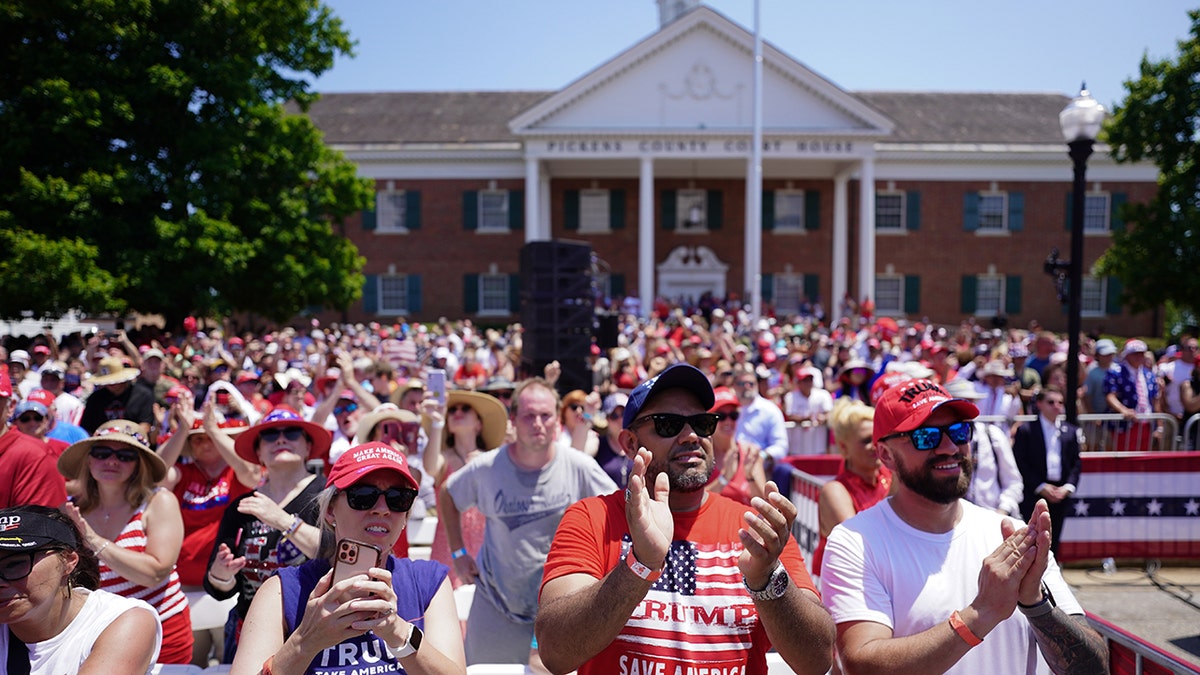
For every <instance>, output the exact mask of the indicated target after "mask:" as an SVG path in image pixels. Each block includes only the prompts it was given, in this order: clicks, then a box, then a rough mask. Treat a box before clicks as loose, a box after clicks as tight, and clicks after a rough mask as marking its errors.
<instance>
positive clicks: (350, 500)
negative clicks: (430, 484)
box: [345, 485, 417, 513]
mask: <svg viewBox="0 0 1200 675" xmlns="http://www.w3.org/2000/svg"><path fill="white" fill-rule="evenodd" d="M345 493H346V504H348V505H349V506H350V508H352V509H354V510H355V511H369V510H371V509H372V508H374V507H375V504H377V503H378V502H379V495H383V498H384V501H386V502H387V507H388V510H390V511H394V512H396V513H402V512H405V511H408V510H409V509H411V508H412V505H413V500H415V499H416V498H417V491H416V490H414V489H412V488H394V487H391V488H388V489H386V490H380V489H379V488H377V487H375V486H374V485H352V486H350V487H348V488H346V490H345Z"/></svg>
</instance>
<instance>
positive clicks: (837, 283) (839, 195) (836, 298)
mask: <svg viewBox="0 0 1200 675" xmlns="http://www.w3.org/2000/svg"><path fill="white" fill-rule="evenodd" d="M850 173H851V170H849V169H847V170H846V171H843V172H841V173H839V174H838V175H836V176H834V177H833V286H832V290H831V291H830V293H831V296H830V298H829V304H827V305H825V307H826V310H825V312H826V314H827V315H828V316H830V317H833V320H834V321H837V320H838V319H840V318H841V317H840V316H839V315H838V311H839V310H840V308H841V306H842V298H844V297H846V291H847V289H849V288H850V241H849V240H850V220H849V216H850V203H849V197H848V190H847V187H848V185H849V182H850Z"/></svg>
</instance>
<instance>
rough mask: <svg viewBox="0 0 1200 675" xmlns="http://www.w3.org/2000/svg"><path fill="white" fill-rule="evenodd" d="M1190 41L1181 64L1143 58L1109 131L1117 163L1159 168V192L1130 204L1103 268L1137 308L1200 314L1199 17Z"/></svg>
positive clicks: (1183, 44)
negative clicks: (1170, 307)
mask: <svg viewBox="0 0 1200 675" xmlns="http://www.w3.org/2000/svg"><path fill="white" fill-rule="evenodd" d="M1188 16H1189V17H1190V19H1191V22H1192V27H1191V34H1190V37H1189V38H1187V39H1185V40H1182V41H1180V42H1179V55H1178V56H1177V57H1176V58H1175V59H1174V60H1170V59H1167V60H1163V61H1157V62H1152V61H1150V60H1149V58H1147V57H1143V58H1142V62H1141V67H1140V74H1139V76H1138V77H1137V78H1136V79H1132V80H1128V81H1126V82H1125V87H1126V89H1127V90H1128V92H1129V94H1128V96H1127V98H1126V99H1125V101H1124V102H1123V103H1122V104H1121V105H1119V106H1118V107H1117V108H1116V109H1115V110H1114V111H1113V115H1112V117H1111V118H1110V119H1109V121H1108V124H1107V125H1106V132H1107V140H1108V142H1109V144H1110V145H1111V146H1112V147H1113V157H1114V159H1116V160H1117V161H1118V162H1136V161H1152V162H1154V163H1155V164H1156V165H1157V166H1158V168H1159V181H1158V192H1157V195H1156V197H1155V198H1154V200H1153V201H1152V202H1150V203H1148V204H1127V205H1126V206H1125V207H1124V208H1125V211H1124V217H1125V222H1126V224H1127V225H1128V226H1129V227H1128V228H1127V229H1126V230H1125V231H1124V232H1118V233H1114V234H1113V245H1112V247H1111V248H1109V250H1108V251H1107V252H1106V253H1105V254H1104V256H1103V257H1102V258H1101V260H1100V263H1099V271H1100V272H1101V273H1102V274H1112V275H1115V276H1116V277H1117V278H1118V279H1120V280H1121V282H1122V284H1123V285H1124V287H1125V289H1126V292H1127V297H1128V299H1129V300H1130V302H1131V304H1132V305H1133V307H1134V309H1150V308H1153V307H1156V306H1158V305H1162V304H1165V303H1170V304H1172V305H1174V306H1176V307H1178V308H1179V309H1181V310H1184V311H1187V312H1190V313H1192V314H1195V313H1196V310H1198V309H1200V274H1197V270H1200V192H1198V189H1200V142H1198V139H1200V136H1198V132H1200V126H1198V124H1200V11H1192V12H1189V13H1188Z"/></svg>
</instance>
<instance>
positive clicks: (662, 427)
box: [629, 413, 721, 438]
mask: <svg viewBox="0 0 1200 675" xmlns="http://www.w3.org/2000/svg"><path fill="white" fill-rule="evenodd" d="M720 419H721V416H720V415H717V414H716V413H698V414H695V415H676V414H675V413H656V414H654V415H646V416H645V417H639V418H638V419H636V420H634V421H633V424H630V425H629V428H630V429H632V428H634V427H636V426H638V425H639V424H641V423H642V422H645V421H646V420H650V421H652V422H654V433H656V434H658V435H659V436H662V437H663V438H673V437H675V436H678V435H679V432H680V431H683V425H684V424H687V425H688V426H690V427H691V428H692V431H694V432H696V435H697V436H699V437H701V438H708V437H709V436H712V435H713V432H715V431H716V430H717V422H718V421H720Z"/></svg>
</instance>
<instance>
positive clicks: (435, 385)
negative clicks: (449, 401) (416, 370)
mask: <svg viewBox="0 0 1200 675" xmlns="http://www.w3.org/2000/svg"><path fill="white" fill-rule="evenodd" d="M429 391H431V392H432V393H433V396H434V398H435V399H437V402H438V405H439V406H444V405H446V371H444V370H442V369H441V368H431V369H430V370H429Z"/></svg>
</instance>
